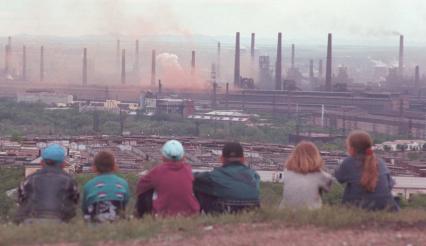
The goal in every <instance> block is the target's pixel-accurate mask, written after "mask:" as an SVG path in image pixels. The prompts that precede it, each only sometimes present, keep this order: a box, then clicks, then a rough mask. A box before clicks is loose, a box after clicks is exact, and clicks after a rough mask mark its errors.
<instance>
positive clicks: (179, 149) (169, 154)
mask: <svg viewBox="0 0 426 246" xmlns="http://www.w3.org/2000/svg"><path fill="white" fill-rule="evenodd" d="M161 154H163V157H164V158H166V159H168V160H173V161H179V160H181V159H182V158H183V156H184V155H185V150H184V149H183V146H182V144H181V143H180V142H179V141H177V140H169V141H167V142H166V143H165V144H164V145H163V148H162V149H161Z"/></svg>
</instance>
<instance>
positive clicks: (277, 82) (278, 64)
mask: <svg viewBox="0 0 426 246" xmlns="http://www.w3.org/2000/svg"><path fill="white" fill-rule="evenodd" d="M281 39H282V35H281V33H280V32H279V33H278V43H277V60H276V62H275V90H279V91H280V90H281V86H282V83H281V80H282V74H281V68H282V57H281V55H282V54H281Z"/></svg>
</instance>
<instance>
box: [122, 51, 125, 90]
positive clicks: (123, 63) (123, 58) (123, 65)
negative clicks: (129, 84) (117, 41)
mask: <svg viewBox="0 0 426 246" xmlns="http://www.w3.org/2000/svg"><path fill="white" fill-rule="evenodd" d="M121 83H122V84H125V83H126V49H123V50H122V51H121Z"/></svg>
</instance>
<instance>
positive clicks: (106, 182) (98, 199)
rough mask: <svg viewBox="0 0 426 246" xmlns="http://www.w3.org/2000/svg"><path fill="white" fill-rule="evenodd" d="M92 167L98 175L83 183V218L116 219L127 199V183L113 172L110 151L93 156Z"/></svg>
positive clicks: (97, 220)
mask: <svg viewBox="0 0 426 246" xmlns="http://www.w3.org/2000/svg"><path fill="white" fill-rule="evenodd" d="M94 169H95V170H96V172H97V173H98V176H96V177H94V178H92V179H91V180H89V181H88V182H87V183H86V184H85V185H84V194H83V203H82V210H83V213H84V218H85V219H87V220H90V221H92V222H104V221H114V220H117V219H119V218H120V217H122V216H123V215H124V210H125V208H126V205H127V202H128V201H129V185H128V183H127V181H126V180H124V179H122V178H120V177H118V176H117V175H116V174H115V173H114V171H115V170H116V165H115V159H114V156H113V155H112V154H111V153H108V152H105V151H102V152H100V153H98V154H97V155H96V156H95V160H94Z"/></svg>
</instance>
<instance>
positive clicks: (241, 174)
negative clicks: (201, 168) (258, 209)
mask: <svg viewBox="0 0 426 246" xmlns="http://www.w3.org/2000/svg"><path fill="white" fill-rule="evenodd" d="M259 183H260V177H259V175H258V174H257V173H256V171H254V170H252V169H250V168H249V167H247V166H246V165H244V164H242V163H240V162H231V163H226V164H224V165H223V166H222V167H217V168H215V169H213V171H211V172H202V173H196V174H195V182H194V191H195V192H201V193H203V194H207V195H209V196H213V197H216V198H219V199H222V200H238V201H248V200H259Z"/></svg>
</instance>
